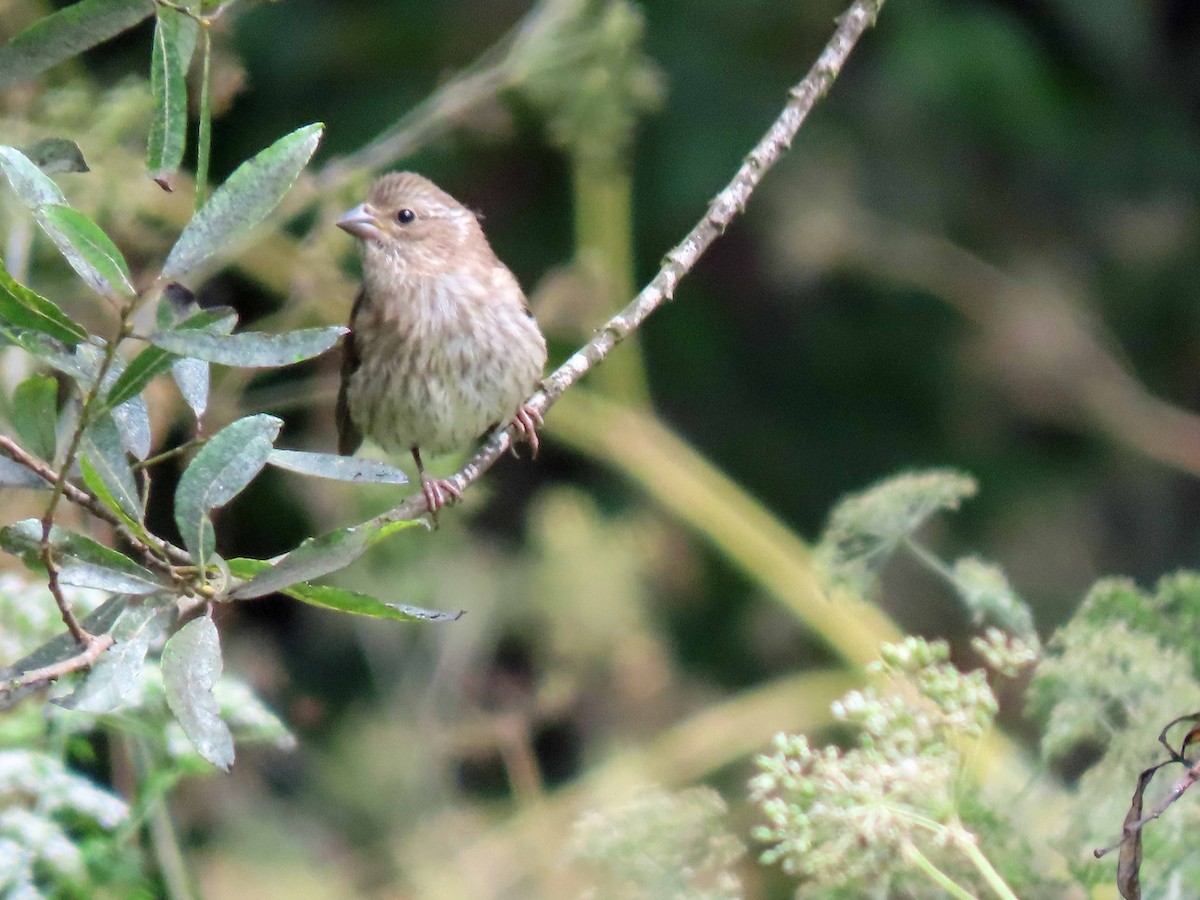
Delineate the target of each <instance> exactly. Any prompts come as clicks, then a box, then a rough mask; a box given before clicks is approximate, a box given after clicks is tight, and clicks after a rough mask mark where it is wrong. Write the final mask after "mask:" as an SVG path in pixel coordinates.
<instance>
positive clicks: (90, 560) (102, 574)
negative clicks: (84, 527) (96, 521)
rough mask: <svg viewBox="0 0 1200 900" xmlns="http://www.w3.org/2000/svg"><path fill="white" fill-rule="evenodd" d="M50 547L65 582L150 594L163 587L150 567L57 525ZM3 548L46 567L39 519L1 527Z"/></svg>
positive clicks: (31, 565)
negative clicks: (147, 567)
mask: <svg viewBox="0 0 1200 900" xmlns="http://www.w3.org/2000/svg"><path fill="white" fill-rule="evenodd" d="M50 546H51V549H52V550H53V553H54V558H55V560H56V561H57V563H58V565H59V569H60V572H59V580H60V581H61V582H63V583H64V584H73V585H75V586H76V587H90V588H97V589H99V590H103V591H112V592H113V593H123V594H149V593H151V592H153V591H157V590H161V589H162V585H161V584H159V583H158V582H157V581H156V580H155V578H154V574H153V573H152V572H151V571H150V570H149V569H146V568H143V567H142V566H139V565H138V564H137V563H135V562H134V561H133V560H131V559H130V558H129V557H127V556H125V555H124V554H123V553H118V552H117V551H116V550H113V549H111V548H109V547H105V546H104V545H103V544H99V543H97V542H96V541H94V540H92V539H91V538H89V537H85V536H84V535H82V534H77V533H75V532H73V531H69V530H67V529H65V528H60V527H59V526H57V525H56V526H54V527H53V528H51V529H50ZM0 547H2V548H3V549H5V550H7V551H8V552H9V553H11V554H13V555H14V556H19V557H21V560H22V561H23V562H24V563H25V565H26V566H27V567H29V568H30V569H33V570H35V571H39V572H40V571H43V570H44V569H45V566H43V564H42V523H41V521H40V520H39V519H22V520H21V521H20V522H14V523H13V524H12V525H6V526H5V527H4V528H0Z"/></svg>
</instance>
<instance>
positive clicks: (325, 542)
mask: <svg viewBox="0 0 1200 900" xmlns="http://www.w3.org/2000/svg"><path fill="white" fill-rule="evenodd" d="M419 525H420V523H419V522H415V521H414V522H402V523H394V524H393V525H390V526H387V527H386V528H379V527H377V526H368V525H353V526H350V527H349V528H339V529H338V530H337V531H331V532H329V533H328V534H323V535H321V536H320V537H315V538H309V539H308V540H306V541H304V543H302V544H301V545H300V546H299V547H297V548H296V549H295V550H293V551H292V552H291V553H288V554H287V555H285V556H283V557H281V558H280V559H279V560H277V561H276V562H275V563H274V565H272V566H271V568H270V569H269V570H264V571H263V572H261V573H259V574H256V575H255V576H254V577H253V578H251V579H250V580H249V581H247V582H246V583H245V584H243V585H240V586H239V587H237V588H236V589H235V590H233V591H231V592H230V594H229V596H230V598H232V599H234V600H249V599H251V598H253V597H263V596H265V595H267V594H273V593H275V592H276V591H282V590H284V589H285V588H288V587H291V586H292V585H294V584H299V583H300V582H302V581H311V580H312V579H314V578H320V577H321V576H322V575H328V574H329V573H330V572H336V571H337V570H338V569H344V568H345V567H346V566H348V565H350V563H352V562H354V560H356V559H358V558H359V557H360V556H362V555H363V553H365V552H366V550H367V548H368V547H369V546H371V545H372V544H374V543H375V542H376V541H379V540H381V539H382V538H383V537H385V536H386V535H389V534H392V533H393V532H395V531H397V530H402V529H407V528H413V527H418V526H419Z"/></svg>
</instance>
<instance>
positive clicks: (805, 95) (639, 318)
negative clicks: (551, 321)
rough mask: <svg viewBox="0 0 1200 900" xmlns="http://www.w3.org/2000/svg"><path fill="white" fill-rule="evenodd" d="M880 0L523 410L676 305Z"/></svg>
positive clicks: (821, 60)
mask: <svg viewBox="0 0 1200 900" xmlns="http://www.w3.org/2000/svg"><path fill="white" fill-rule="evenodd" d="M883 2H884V0H855V2H854V3H853V4H851V6H850V8H849V9H848V10H846V12H845V13H844V14H843V15H842V16H841V18H840V19H838V27H837V29H836V30H835V31H834V34H833V37H832V38H830V40H829V43H828V44H826V45H825V49H824V50H822V51H821V55H820V56H819V57H818V58H817V61H816V62H815V63H814V64H813V66H812V68H811V69H809V71H808V74H807V75H805V76H804V79H803V80H802V81H801V82H800V83H799V84H797V85H796V86H795V87H794V88H792V89H791V91H790V92H789V99H788V102H787V105H786V106H785V107H784V108H783V111H782V112H781V113H780V114H779V117H778V118H777V119H776V120H775V122H774V123H773V124H772V125H771V127H770V128H769V129H767V132H766V134H765V135H763V137H762V139H761V140H760V141H759V142H758V144H756V145H755V147H754V149H753V150H751V151H750V152H749V153H748V154H747V155H746V158H745V161H744V162H743V163H742V166H741V168H739V169H738V171H737V174H736V175H734V177H733V180H732V181H730V182H729V184H728V185H726V186H725V188H724V189H723V190H722V191H721V192H720V193H719V194H717V196H716V197H714V198H713V200H712V202H711V203H710V204H709V207H708V211H707V212H706V213H705V215H704V217H703V218H702V219H701V220H700V221H699V222H698V223H696V225H695V227H694V228H692V230H691V231H690V232H688V234H687V236H686V237H685V238H684V239H683V240H682V241H681V242H680V243H679V244H678V245H677V246H676V247H675V248H674V249H673V250H671V252H670V253H668V254H667V256H666V259H665V261H664V263H663V266H662V268H661V269H659V271H658V274H657V275H655V276H654V278H653V280H652V281H651V282H650V283H649V284H647V285H646V286H645V287H644V288H642V290H641V292H640V293H639V294H638V295H637V296H636V297H634V298H633V301H632V302H631V303H630V304H629V305H628V306H626V307H625V308H624V309H623V310H621V312H619V313H617V315H615V316H613V317H612V318H611V319H609V320H608V322H607V324H605V326H604V328H603V329H601V331H600V332H599V333H598V334H597V335H596V336H595V337H594V338H592V339H591V340H590V341H588V342H587V343H586V344H584V345H583V346H582V347H581V348H580V349H579V350H577V351H576V352H575V354H574V355H572V356H571V357H570V359H568V360H567V361H566V362H564V363H563V364H562V365H561V366H559V367H558V369H556V370H555V371H554V372H553V373H552V374H550V375H549V376H548V377H547V378H546V379H545V380H544V381H543V383H542V389H541V390H540V391H538V392H537V393H535V394H534V395H533V396H532V397H531V398H530V400H529V403H528V405H529V406H530V407H531V408H532V409H533V410H535V411H536V412H538V413H545V412H546V410H548V409H549V408H550V407H551V406H552V405H554V402H555V401H556V400H557V399H558V398H559V397H560V396H561V395H562V393H563V391H565V390H566V389H567V388H569V387H570V386H571V385H573V384H574V383H575V382H577V381H578V380H579V379H580V378H582V377H583V376H584V375H586V374H587V373H588V372H589V371H590V370H591V369H593V368H595V367H596V366H597V365H599V364H600V363H601V362H603V361H604V359H605V357H607V356H608V354H609V353H610V352H612V350H613V348H614V347H616V346H617V344H619V343H621V341H623V340H624V339H625V338H626V337H628V336H629V335H630V334H632V333H633V332H634V331H636V330H637V329H638V328H639V327H641V325H642V323H643V322H644V321H645V320H646V318H647V317H648V316H649V315H650V314H651V313H653V312H654V311H655V310H656V309H658V308H659V307H660V306H662V305H663V304H664V303H666V302H667V301H668V300H671V299H673V298H674V295H675V288H676V287H677V286H678V285H679V282H680V280H681V279H682V278H683V277H684V276H685V275H686V274H687V273H688V272H690V271H691V270H692V268H693V267H694V266H695V265H696V263H697V262H698V261H699V259H700V257H701V256H703V255H704V252H705V251H706V250H707V249H708V248H709V246H710V245H711V244H712V243H713V241H715V240H716V239H717V238H718V237H720V236H721V235H722V234H723V233H724V231H725V229H726V228H727V227H728V226H729V223H730V222H732V221H733V219H734V218H735V217H736V216H737V215H738V213H740V212H741V211H742V210H743V209H745V207H746V202H747V201H748V200H749V199H750V195H751V194H752V193H753V192H754V190H755V188H756V187H758V183H759V182H760V181H761V180H762V177H763V175H765V174H766V172H767V170H768V169H770V168H771V167H772V166H773V165H774V164H775V163H776V162H777V161H778V160H779V158H780V157H781V156H783V154H784V153H785V152H786V151H787V149H788V148H789V147H790V146H791V143H792V140H793V139H794V138H795V136H796V132H797V131H799V129H800V126H801V125H803V124H804V120H805V119H806V118H808V114H809V113H810V112H811V111H812V109H813V107H814V106H816V104H817V101H818V100H820V99H821V97H822V96H823V95H824V94H825V92H826V91H827V90H828V89H829V86H830V85H831V84H832V83H833V81H834V79H835V78H837V76H838V74H839V73H840V72H841V70H842V66H843V65H844V64H845V62H846V58H847V57H848V56H849V55H850V51H851V50H853V49H854V45H855V44H856V43H857V42H858V39H859V38H860V37H861V36H862V34H863V32H865V31H866V30H867V28H869V27H870V26H871V25H873V24H874V22H875V18H876V16H878V14H879V10H880V8H881V7H882V6H883ZM514 437H515V434H514V432H513V430H512V429H511V428H509V429H507V430H505V431H501V432H498V433H496V434H494V435H493V436H492V437H490V438H489V439H488V440H487V441H486V442H484V444H483V446H482V447H481V448H480V449H479V451H478V452H477V453H476V454H475V455H474V456H473V457H472V458H471V460H470V461H469V462H467V463H466V464H465V465H464V466H463V467H462V468H461V469H459V471H458V472H457V473H456V474H455V475H454V476H453V477H452V479H451V480H452V481H453V483H454V485H455V486H456V487H457V488H458V489H459V490H460V491H461V490H463V489H465V488H466V487H467V486H468V485H470V484H471V483H472V482H473V481H475V479H477V478H478V477H479V476H480V475H482V474H483V473H484V472H486V471H487V470H488V469H490V468H491V467H492V465H494V464H495V462H496V460H498V459H499V458H500V457H501V456H503V455H504V453H505V451H506V450H508V448H509V446H510V445H511V444H512V442H513V439H514ZM426 512H427V507H426V503H425V498H424V495H423V494H420V493H416V494H413V495H412V496H410V497H408V498H407V499H406V500H405V501H404V502H403V503H401V504H400V505H398V506H396V507H395V508H393V509H391V510H388V511H387V512H385V513H382V514H381V515H378V516H376V517H375V518H374V519H372V520H371V521H370V524H371V525H375V526H380V525H388V524H391V523H393V522H403V521H406V520H409V519H415V518H418V517H420V516H422V515H424V514H425V513H426Z"/></svg>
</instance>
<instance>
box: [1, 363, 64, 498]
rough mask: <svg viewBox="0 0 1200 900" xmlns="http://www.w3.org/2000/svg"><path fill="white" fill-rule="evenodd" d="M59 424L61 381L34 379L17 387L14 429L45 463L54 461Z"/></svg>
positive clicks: (42, 377) (13, 418)
mask: <svg viewBox="0 0 1200 900" xmlns="http://www.w3.org/2000/svg"><path fill="white" fill-rule="evenodd" d="M57 422H58V382H57V381H55V380H54V379H53V378H51V377H50V376H49V375H31V376H29V377H28V378H26V379H25V380H24V381H22V382H21V383H20V384H19V385H17V389H16V390H15V391H13V408H12V425H13V429H14V430H15V431H16V432H17V437H18V438H20V439H21V443H22V444H24V445H25V449H27V450H29V451H30V452H31V453H33V455H34V456H38V457H41V458H42V459H44V460H53V459H54V449H55V444H56V435H55V429H56V425H57ZM39 480H40V479H39Z"/></svg>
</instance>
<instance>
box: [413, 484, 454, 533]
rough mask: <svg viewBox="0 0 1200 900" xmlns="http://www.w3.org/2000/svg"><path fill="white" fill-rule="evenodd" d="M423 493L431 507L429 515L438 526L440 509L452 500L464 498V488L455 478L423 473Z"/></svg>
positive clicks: (427, 504)
mask: <svg viewBox="0 0 1200 900" xmlns="http://www.w3.org/2000/svg"><path fill="white" fill-rule="evenodd" d="M421 493H423V494H424V495H425V505H426V506H427V507H429V515H430V517H431V518H432V519H433V525H434V527H435V528H436V527H437V523H438V510H440V509H441V508H442V507H443V506H445V505H446V504H447V503H449V502H450V501H451V500H453V501H454V502H456V503H457V502H458V501H459V500H461V499H462V490H461V489H460V488H459V486H458V485H457V484H455V483H454V479H453V478H434V477H433V476H432V475H427V474H425V473H424V472H422V473H421Z"/></svg>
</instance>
